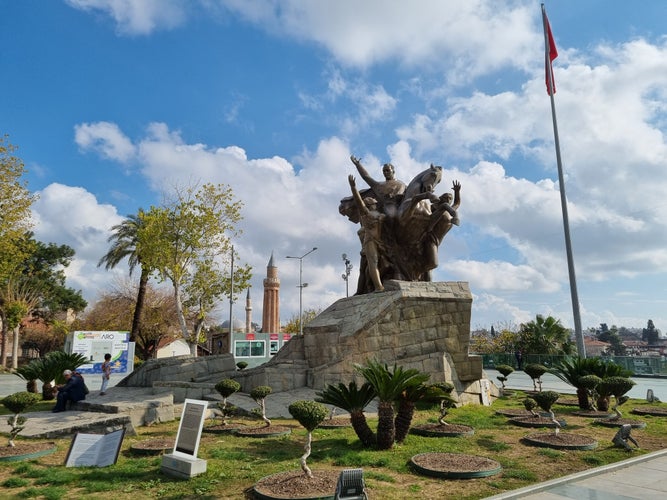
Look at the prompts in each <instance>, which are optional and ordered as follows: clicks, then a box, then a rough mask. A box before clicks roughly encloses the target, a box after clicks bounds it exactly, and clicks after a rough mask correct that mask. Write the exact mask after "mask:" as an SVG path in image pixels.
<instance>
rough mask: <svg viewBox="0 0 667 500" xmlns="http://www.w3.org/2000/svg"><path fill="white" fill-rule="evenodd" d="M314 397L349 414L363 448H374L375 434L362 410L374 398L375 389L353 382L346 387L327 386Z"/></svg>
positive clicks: (340, 385)
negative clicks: (359, 385)
mask: <svg viewBox="0 0 667 500" xmlns="http://www.w3.org/2000/svg"><path fill="white" fill-rule="evenodd" d="M315 395H316V396H317V397H316V398H315V401H318V402H320V403H324V404H328V405H333V406H335V407H336V408H340V409H341V410H345V411H346V412H348V413H349V414H350V422H351V423H352V428H353V429H354V432H355V433H356V434H357V437H358V438H359V440H360V441H361V444H362V446H364V448H371V447H373V446H375V444H376V442H377V439H376V436H375V433H374V432H373V431H372V429H371V428H370V427H369V425H368V422H367V420H366V415H364V408H366V407H367V406H368V405H369V404H370V402H371V401H373V399H374V398H375V396H376V393H375V389H373V386H372V385H371V384H369V383H368V382H365V383H364V384H363V385H362V386H361V387H358V386H357V383H356V382H355V381H352V382H350V383H349V384H348V385H345V384H343V383H342V382H340V383H339V384H338V385H332V384H329V385H327V386H326V387H325V388H324V390H322V391H319V392H317V393H315Z"/></svg>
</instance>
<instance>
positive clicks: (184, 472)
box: [160, 453, 206, 479]
mask: <svg viewBox="0 0 667 500" xmlns="http://www.w3.org/2000/svg"><path fill="white" fill-rule="evenodd" d="M160 470H161V471H162V472H164V473H165V474H167V475H168V476H172V477H177V478H180V479H190V478H191V477H194V476H198V475H199V474H203V473H204V472H206V460H202V459H201V458H189V457H184V456H182V455H174V454H173V453H168V454H166V455H162V467H160Z"/></svg>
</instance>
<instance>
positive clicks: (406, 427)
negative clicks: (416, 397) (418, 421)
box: [394, 401, 415, 443]
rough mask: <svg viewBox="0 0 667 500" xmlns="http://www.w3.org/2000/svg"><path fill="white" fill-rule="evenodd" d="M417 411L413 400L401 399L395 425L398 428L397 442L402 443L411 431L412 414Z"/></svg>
mask: <svg viewBox="0 0 667 500" xmlns="http://www.w3.org/2000/svg"><path fill="white" fill-rule="evenodd" d="M414 413H415V403H414V402H412V401H401V402H400V404H399V406H398V411H397V412H396V419H395V420H394V427H395V429H396V438H395V439H396V442H397V443H402V442H403V441H404V440H405V438H406V437H407V435H408V432H410V425H411V424H412V416H413V415H414Z"/></svg>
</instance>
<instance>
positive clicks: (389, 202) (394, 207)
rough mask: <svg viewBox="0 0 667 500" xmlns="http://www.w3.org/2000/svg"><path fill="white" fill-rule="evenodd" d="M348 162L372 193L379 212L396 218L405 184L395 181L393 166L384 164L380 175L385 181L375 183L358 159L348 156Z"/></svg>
mask: <svg viewBox="0 0 667 500" xmlns="http://www.w3.org/2000/svg"><path fill="white" fill-rule="evenodd" d="M350 160H351V161H352V163H354V166H355V167H356V168H357V172H359V175H360V176H361V178H362V179H363V180H365V181H366V184H368V185H369V186H370V188H371V190H372V191H373V194H374V195H375V199H376V200H377V202H378V208H379V209H380V211H382V212H384V213H385V214H386V215H387V216H388V217H391V218H394V217H396V216H397V211H398V206H399V204H400V203H401V201H402V198H403V193H404V192H405V183H403V182H401V181H399V180H398V179H396V177H395V174H396V171H395V169H394V166H393V165H392V164H391V163H385V164H384V165H383V167H382V175H384V179H385V180H384V181H376V180H375V179H373V178H372V177H371V176H370V174H369V173H368V171H367V170H366V169H365V168H364V166H363V165H362V164H361V161H360V160H359V158H357V157H355V156H354V155H352V156H350Z"/></svg>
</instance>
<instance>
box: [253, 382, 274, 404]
mask: <svg viewBox="0 0 667 500" xmlns="http://www.w3.org/2000/svg"><path fill="white" fill-rule="evenodd" d="M271 391H272V389H271V388H270V387H269V386H268V385H260V386H257V387H255V388H254V389H253V390H252V391H250V397H251V398H252V399H254V400H255V401H257V400H258V399H264V398H265V397H266V396H268V395H269V394H271Z"/></svg>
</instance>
